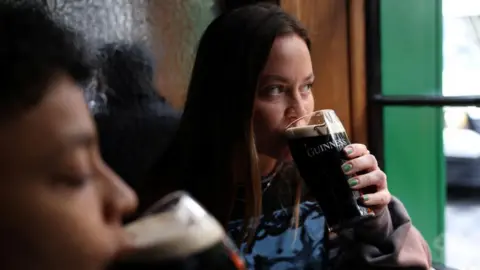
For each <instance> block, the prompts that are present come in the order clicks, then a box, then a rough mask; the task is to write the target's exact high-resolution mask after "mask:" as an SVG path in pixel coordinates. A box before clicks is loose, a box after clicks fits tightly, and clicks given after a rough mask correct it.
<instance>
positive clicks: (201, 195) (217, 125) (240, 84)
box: [154, 4, 314, 222]
mask: <svg viewBox="0 0 480 270" xmlns="http://www.w3.org/2000/svg"><path fill="white" fill-rule="evenodd" d="M309 47H310V41H309V39H308V36H307V33H306V30H305V29H304V28H303V27H302V26H301V25H300V23H299V22H298V21H297V20H296V19H295V18H293V17H291V16H290V15H288V14H287V13H286V12H284V11H283V10H282V9H281V8H280V7H278V6H275V5H269V4H259V5H250V6H246V7H242V8H238V9H235V10H233V11H230V12H227V13H224V14H223V15H221V16H219V17H218V18H217V19H215V20H214V21H213V22H212V23H211V24H210V25H209V26H208V28H207V30H206V31H205V33H204V34H203V36H202V38H201V40H200V44H199V47H198V52H197V55H196V59H195V64H194V67H193V72H192V76H191V80H190V85H189V89H188V95H187V100H186V103H185V108H184V113H183V117H182V121H181V124H180V127H179V131H178V133H177V134H176V136H175V141H174V142H173V144H172V147H171V149H170V150H169V152H168V153H167V155H166V156H165V158H164V159H163V160H161V162H164V163H166V164H167V165H163V164H159V166H158V167H162V168H163V167H165V166H168V167H170V168H178V169H176V170H175V169H174V170H172V169H171V170H170V174H171V175H168V177H169V178H174V179H177V178H178V179H182V180H183V181H184V183H181V184H182V185H184V186H185V187H186V188H187V190H188V191H189V192H191V193H192V195H193V196H195V197H196V198H197V199H199V201H200V202H201V203H202V204H203V205H205V206H206V208H207V209H208V210H210V211H211V212H212V213H213V214H214V215H215V216H216V217H217V218H218V219H220V220H221V221H222V222H226V221H228V215H229V211H230V209H231V206H232V202H233V198H234V196H233V194H234V192H235V191H234V190H235V186H236V184H237V183H243V184H244V185H245V186H246V187H247V209H246V220H247V221H250V220H251V219H250V218H251V217H252V216H258V215H259V214H260V213H259V212H260V209H261V190H260V177H261V176H263V175H264V172H262V171H260V170H261V168H259V167H260V165H259V164H260V163H261V162H262V160H260V159H263V158H265V159H271V160H273V161H274V162H278V161H283V160H285V159H288V158H289V151H288V146H287V142H286V140H285V138H284V131H285V128H286V126H287V125H288V124H289V122H290V121H292V120H293V119H295V118H297V117H301V116H303V115H304V114H306V113H309V112H311V111H312V110H313V102H314V101H313V97H312V94H311V91H310V88H311V84H312V82H313V74H312V63H311V59H310V53H309ZM172 162H174V163H176V164H179V165H177V167H175V165H176V164H172ZM272 169H273V168H272ZM154 181H155V179H154ZM157 181H158V180H157ZM175 181H177V180H175ZM162 185H164V181H158V186H162ZM229 202H230V203H229Z"/></svg>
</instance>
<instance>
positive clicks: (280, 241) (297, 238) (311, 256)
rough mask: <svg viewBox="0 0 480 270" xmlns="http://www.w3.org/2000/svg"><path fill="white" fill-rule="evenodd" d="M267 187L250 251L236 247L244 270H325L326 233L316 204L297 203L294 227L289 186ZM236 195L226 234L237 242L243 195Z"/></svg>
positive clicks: (322, 217) (241, 222)
mask: <svg viewBox="0 0 480 270" xmlns="http://www.w3.org/2000/svg"><path fill="white" fill-rule="evenodd" d="M274 182H275V181H274ZM272 183H273V182H272ZM264 187H265V185H264ZM267 188H268V190H266V192H264V194H263V195H264V196H263V216H262V217H261V219H260V222H259V226H258V227H257V230H256V234H255V237H254V239H253V242H252V246H251V248H250V250H249V249H248V248H247V245H246V243H243V244H242V245H241V246H240V251H241V252H242V254H243V255H244V258H245V261H246V263H247V266H248V269H271V270H287V269H312V270H313V269H315V270H322V269H327V266H326V263H327V261H328V259H326V258H328V252H327V250H326V248H325V239H326V238H327V234H326V232H325V231H326V229H325V218H324V216H323V214H322V211H321V209H320V207H319V205H318V204H317V203H316V202H312V201H303V202H302V203H301V204H300V211H299V224H298V227H297V228H295V223H294V222H292V220H293V219H292V217H293V207H292V206H293V196H292V194H294V192H291V191H292V187H291V186H290V185H288V184H286V183H273V184H272V186H271V187H268V186H267ZM239 193H240V194H239V196H237V198H238V199H237V202H236V204H235V208H234V218H233V219H232V221H231V222H230V223H229V225H228V231H229V234H230V236H231V237H232V239H234V240H237V239H241V238H239V237H241V235H240V234H241V233H242V226H243V219H242V217H243V209H244V204H243V200H242V198H243V197H242V195H243V193H242V191H240V192H239ZM235 217H238V218H235Z"/></svg>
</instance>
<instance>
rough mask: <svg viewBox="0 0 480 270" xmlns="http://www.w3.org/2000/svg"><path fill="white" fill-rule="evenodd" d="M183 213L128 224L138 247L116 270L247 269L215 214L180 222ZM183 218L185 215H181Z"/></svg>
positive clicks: (172, 213) (114, 266)
mask: <svg viewBox="0 0 480 270" xmlns="http://www.w3.org/2000/svg"><path fill="white" fill-rule="evenodd" d="M181 214H182V213H181V212H180V213H179V212H166V213H161V214H156V215H154V216H148V217H146V218H143V219H141V220H139V221H136V222H134V223H133V224H131V225H129V226H127V228H126V229H127V231H128V232H129V233H131V234H132V235H134V239H135V240H134V242H135V246H136V247H137V249H136V250H135V252H134V253H132V254H130V255H128V256H125V257H124V258H121V259H119V260H118V261H116V262H115V263H114V264H113V265H112V266H111V267H110V268H109V269H113V270H160V269H168V270H176V269H182V270H197V269H212V270H230V269H235V270H239V269H242V270H243V269H245V266H244V262H243V260H242V259H241V257H240V256H239V254H238V253H237V250H236V248H235V246H233V244H232V242H231V241H230V239H229V238H228V237H227V236H226V234H225V232H224V230H223V228H222V227H221V225H220V224H219V223H218V222H217V221H216V220H215V219H214V218H213V217H211V216H209V215H206V216H205V217H203V218H202V219H201V220H192V221H189V220H188V218H189V217H187V216H185V217H184V218H185V220H184V221H185V222H181V223H179V222H178V219H179V216H178V215H181ZM181 218H182V217H181Z"/></svg>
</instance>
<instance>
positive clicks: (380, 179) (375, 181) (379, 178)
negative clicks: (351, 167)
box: [348, 169, 387, 190]
mask: <svg viewBox="0 0 480 270" xmlns="http://www.w3.org/2000/svg"><path fill="white" fill-rule="evenodd" d="M348 184H349V185H350V187H351V188H352V189H363V188H366V187H370V186H375V187H376V188H377V190H381V189H384V188H386V187H387V175H386V174H385V173H384V172H383V171H382V170H380V169H377V170H374V171H372V172H369V173H366V174H363V175H357V176H354V177H352V178H350V179H348Z"/></svg>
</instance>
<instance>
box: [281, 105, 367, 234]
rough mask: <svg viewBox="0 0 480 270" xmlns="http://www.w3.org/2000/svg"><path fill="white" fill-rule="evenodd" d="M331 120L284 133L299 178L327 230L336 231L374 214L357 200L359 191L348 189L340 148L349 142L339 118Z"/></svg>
mask: <svg viewBox="0 0 480 270" xmlns="http://www.w3.org/2000/svg"><path fill="white" fill-rule="evenodd" d="M329 112H330V113H333V114H334V112H333V111H329ZM320 113H321V112H320ZM335 118H336V116H335ZM337 119H338V118H337ZM329 120H330V122H328V121H329ZM332 120H333V121H332ZM334 120H335V119H332V118H330V119H324V120H323V121H320V122H323V123H320V124H318V125H316V124H313V125H307V126H293V127H290V128H288V129H287V130H286V136H287V138H288V143H289V147H290V152H291V154H292V157H293V159H294V161H295V164H296V166H297V169H298V171H299V172H300V175H301V177H302V178H303V180H304V181H305V183H306V184H307V185H308V187H309V190H310V192H311V193H312V195H313V196H315V198H316V199H317V201H318V203H319V205H320V207H321V208H322V211H323V212H324V215H325V218H326V220H327V223H328V225H329V227H330V229H331V230H333V231H337V230H339V229H342V228H346V227H351V226H353V225H354V224H355V223H356V222H358V221H360V220H363V219H364V218H365V217H368V216H371V215H373V211H372V210H371V209H369V208H367V207H364V206H362V205H361V203H359V201H358V200H359V198H360V196H361V195H362V194H361V192H359V191H354V190H352V189H351V188H350V186H349V185H348V182H347V180H348V178H349V177H348V176H346V175H345V174H344V173H343V171H342V169H341V166H342V164H343V163H344V162H345V161H346V156H345V154H344V152H343V149H344V148H345V146H347V145H349V144H350V141H349V140H348V136H347V134H346V132H345V129H344V128H343V126H342V124H341V123H340V121H339V120H338V122H335V121H334Z"/></svg>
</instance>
